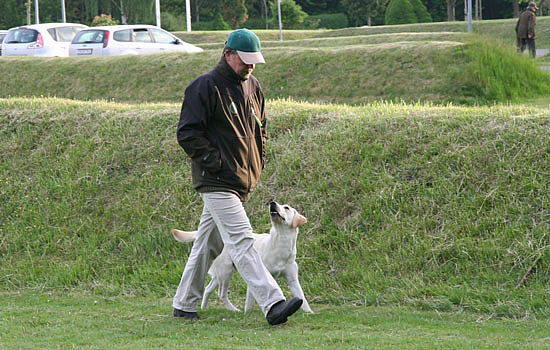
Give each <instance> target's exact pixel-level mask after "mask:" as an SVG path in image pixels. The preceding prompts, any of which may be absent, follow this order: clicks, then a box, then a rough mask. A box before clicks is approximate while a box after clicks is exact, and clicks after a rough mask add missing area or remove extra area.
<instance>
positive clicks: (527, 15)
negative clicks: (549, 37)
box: [516, 9, 537, 39]
mask: <svg viewBox="0 0 550 350" xmlns="http://www.w3.org/2000/svg"><path fill="white" fill-rule="evenodd" d="M536 24H537V16H536V15H535V12H533V11H532V10H531V9H527V10H525V11H523V12H522V13H521V15H519V18H518V21H517V23H516V35H517V38H518V39H526V38H529V36H528V35H529V34H530V35H531V39H534V38H535V25H536Z"/></svg>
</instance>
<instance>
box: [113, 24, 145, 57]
mask: <svg viewBox="0 0 550 350" xmlns="http://www.w3.org/2000/svg"><path fill="white" fill-rule="evenodd" d="M133 36H134V31H133V30H132V29H123V30H116V31H115V32H114V34H113V40H112V42H111V43H109V44H108V45H107V48H108V53H107V55H109V56H116V55H135V54H137V53H138V52H137V50H136V43H135V42H134V40H133Z"/></svg>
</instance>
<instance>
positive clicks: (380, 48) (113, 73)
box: [0, 32, 550, 105]
mask: <svg viewBox="0 0 550 350" xmlns="http://www.w3.org/2000/svg"><path fill="white" fill-rule="evenodd" d="M430 37H431V38H430ZM321 43H322V44H321ZM285 45H286V46H279V44H274V45H273V46H272V47H269V46H267V47H266V48H265V49H264V55H265V57H266V60H267V61H268V64H266V65H261V66H259V67H258V68H257V69H256V71H255V75H256V76H257V77H258V78H259V79H260V81H261V83H262V85H263V88H264V91H265V94H266V97H267V98H268V99H275V98H288V97H292V98H293V99H295V100H304V101H309V102H317V103H319V102H320V103H347V104H356V105H360V104H364V103H370V102H373V101H379V100H390V101H406V102H412V103H414V102H417V101H422V102H432V103H448V102H452V103H455V104H476V103H477V104H491V103H493V102H495V101H501V102H505V101H511V102H517V101H520V100H522V99H524V98H526V97H529V98H534V97H539V96H543V95H545V94H546V91H548V90H549V89H550V74H548V73H544V72H542V71H540V70H539V69H537V68H536V66H535V64H534V63H533V62H532V60H529V58H528V57H525V56H518V55H517V54H516V53H515V51H514V50H513V49H511V48H509V47H506V46H503V45H501V44H498V42H496V41H490V42H487V39H483V38H481V37H477V36H468V35H465V34H460V33H458V34H453V33H443V34H441V35H435V34H434V33H431V34H430V33H424V32H423V33H400V34H378V35H368V36H356V37H343V38H341V39H340V40H335V39H332V38H331V39H323V40H321V41H320V42H319V41H318V40H314V39H305V40H301V41H299V42H285ZM338 45H339V46H338ZM219 58H220V52H219V50H206V51H205V52H203V53H200V54H193V55H182V54H165V55H142V56H133V57H65V58H44V59H40V58H29V57H3V58H2V59H1V60H0V70H2V72H3V74H2V75H0V84H2V86H3V87H4V88H3V89H2V90H1V91H0V97H10V96H57V97H65V98H72V99H80V100H94V99H105V100H113V101H119V102H130V103H135V102H177V103H181V100H182V99H183V94H184V90H185V87H186V86H187V85H188V84H189V82H190V81H191V80H192V79H194V78H195V77H197V76H198V75H200V74H202V73H204V72H206V71H208V70H210V69H211V68H212V67H213V66H214V65H215V64H216V63H217V62H218V60H219Z"/></svg>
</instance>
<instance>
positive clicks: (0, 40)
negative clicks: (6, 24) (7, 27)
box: [0, 34, 6, 43]
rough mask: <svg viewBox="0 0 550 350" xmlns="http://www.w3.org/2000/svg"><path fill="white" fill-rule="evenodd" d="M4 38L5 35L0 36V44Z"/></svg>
mask: <svg viewBox="0 0 550 350" xmlns="http://www.w3.org/2000/svg"><path fill="white" fill-rule="evenodd" d="M5 37H6V34H0V43H1V42H2V40H4V38H5Z"/></svg>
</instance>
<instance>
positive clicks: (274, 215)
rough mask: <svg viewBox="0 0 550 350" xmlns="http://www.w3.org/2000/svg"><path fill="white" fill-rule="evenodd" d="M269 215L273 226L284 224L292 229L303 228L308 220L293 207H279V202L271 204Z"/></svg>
mask: <svg viewBox="0 0 550 350" xmlns="http://www.w3.org/2000/svg"><path fill="white" fill-rule="evenodd" d="M269 215H270V216H271V221H272V222H273V224H279V225H280V224H283V225H287V226H289V227H292V228H297V227H299V226H302V225H303V224H305V223H306V222H307V219H306V218H305V217H304V216H303V215H301V214H300V213H298V211H296V209H294V208H292V207H291V206H289V205H287V204H285V205H279V204H278V203H277V202H271V203H269Z"/></svg>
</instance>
